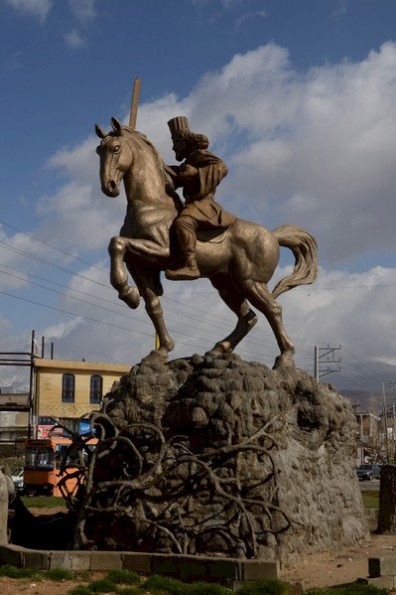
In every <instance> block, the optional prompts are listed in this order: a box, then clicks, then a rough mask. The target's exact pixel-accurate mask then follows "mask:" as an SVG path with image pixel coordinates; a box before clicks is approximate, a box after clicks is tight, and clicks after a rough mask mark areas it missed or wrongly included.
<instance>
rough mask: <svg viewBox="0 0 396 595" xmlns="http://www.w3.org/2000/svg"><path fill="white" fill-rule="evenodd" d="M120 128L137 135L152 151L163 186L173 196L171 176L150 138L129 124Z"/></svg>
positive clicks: (173, 186) (173, 185)
mask: <svg viewBox="0 0 396 595" xmlns="http://www.w3.org/2000/svg"><path fill="white" fill-rule="evenodd" d="M122 129H123V130H127V131H128V132H131V133H132V134H133V135H135V136H137V137H138V138H139V139H140V140H142V141H143V142H144V143H145V144H146V145H147V146H148V147H149V149H150V150H151V151H152V153H153V155H154V157H155V159H156V161H157V164H158V169H159V170H160V172H161V174H162V176H163V178H164V182H165V188H166V190H167V193H168V194H169V195H170V196H172V197H173V195H174V193H175V192H176V190H175V184H174V181H173V178H172V177H171V176H170V174H169V173H168V171H167V166H166V164H165V162H164V160H163V159H162V157H161V155H160V154H159V152H158V151H157V148H156V147H155V145H153V143H152V142H151V140H150V139H148V138H147V136H146V135H145V134H143V132H139V131H138V130H135V129H134V128H131V127H130V126H122Z"/></svg>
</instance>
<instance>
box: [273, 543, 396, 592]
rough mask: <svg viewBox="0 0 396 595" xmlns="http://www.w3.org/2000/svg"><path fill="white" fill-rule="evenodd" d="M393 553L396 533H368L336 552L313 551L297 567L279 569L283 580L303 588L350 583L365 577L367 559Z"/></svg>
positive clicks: (395, 545) (392, 554) (395, 551)
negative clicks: (356, 543)
mask: <svg viewBox="0 0 396 595" xmlns="http://www.w3.org/2000/svg"><path fill="white" fill-rule="evenodd" d="M388 556H389V557H393V556H396V535H375V534H372V535H371V538H370V540H369V541H367V542H364V543H362V544H360V545H356V546H354V547H352V548H350V549H347V550H344V551H341V552H339V553H336V554H314V555H311V556H309V557H308V558H307V560H306V562H305V563H304V564H303V565H301V566H300V567H298V568H294V569H292V570H288V571H284V572H282V576H281V578H282V579H283V580H286V581H289V582H292V583H296V582H301V583H302V584H303V586H304V589H310V588H312V587H318V588H322V587H329V586H333V585H342V584H347V583H352V582H354V581H356V580H357V579H361V578H367V577H368V559H369V558H385V557H388Z"/></svg>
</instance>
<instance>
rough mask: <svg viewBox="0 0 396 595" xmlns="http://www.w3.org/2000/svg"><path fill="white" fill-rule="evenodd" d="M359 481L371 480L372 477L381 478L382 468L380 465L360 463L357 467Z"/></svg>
mask: <svg viewBox="0 0 396 595" xmlns="http://www.w3.org/2000/svg"><path fill="white" fill-rule="evenodd" d="M356 473H357V476H358V479H359V481H371V480H372V479H379V478H380V473H381V468H380V466H379V465H369V464H364V465H359V467H358V468H357V469H356Z"/></svg>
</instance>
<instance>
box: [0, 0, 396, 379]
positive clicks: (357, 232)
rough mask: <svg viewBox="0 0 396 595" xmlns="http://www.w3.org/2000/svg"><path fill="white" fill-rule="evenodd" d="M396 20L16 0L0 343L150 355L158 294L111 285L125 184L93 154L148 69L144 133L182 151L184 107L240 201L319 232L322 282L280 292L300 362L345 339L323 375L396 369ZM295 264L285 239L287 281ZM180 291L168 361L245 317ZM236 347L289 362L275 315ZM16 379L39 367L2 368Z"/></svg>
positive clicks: (304, 0) (5, 65)
mask: <svg viewBox="0 0 396 595" xmlns="http://www.w3.org/2000/svg"><path fill="white" fill-rule="evenodd" d="M395 22H396V2H394V0H299V1H298V2H297V1H296V0H167V1H166V2H163V0H134V1H130V0H112V1H110V0H62V1H55V0H0V27H1V35H0V50H1V51H0V77H1V93H0V108H1V114H2V142H0V162H1V197H0V205H1V212H0V242H1V248H2V250H1V252H0V351H2V352H10V351H27V350H29V349H30V339H31V332H32V330H35V332H36V337H37V339H38V342H39V343H40V341H41V337H45V342H46V345H47V351H46V355H47V356H48V355H49V348H48V346H49V345H50V344H51V343H53V344H54V354H55V357H56V358H58V359H72V360H80V359H82V358H84V359H85V360H87V361H99V362H119V363H127V364H129V363H130V364H131V365H133V364H136V363H138V362H139V361H140V360H141V358H142V357H143V356H144V355H146V354H147V353H148V352H149V351H150V350H151V349H152V348H153V346H154V331H153V329H152V326H151V322H150V321H149V319H148V317H147V315H146V312H145V309H144V304H143V303H141V305H140V306H139V308H138V309H137V310H129V309H128V307H127V306H126V305H125V304H123V303H122V302H121V301H119V300H118V299H117V294H116V292H115V290H114V289H113V288H112V287H111V286H110V283H109V258H108V253H107V246H108V243H109V240H110V238H111V237H113V236H116V235H118V233H119V229H120V227H121V225H122V222H123V218H124V215H125V209H126V199H125V196H124V195H123V194H121V195H120V196H119V197H118V198H116V199H109V198H107V197H106V196H104V195H103V194H102V193H101V190H100V184H99V163H98V156H97V155H96V153H95V148H96V146H97V144H98V142H99V140H98V138H97V137H96V136H95V133H94V125H95V123H98V124H99V125H100V126H101V127H102V128H103V129H105V130H106V131H108V130H109V129H110V119H111V117H112V116H115V117H117V118H118V119H119V120H120V121H122V122H124V123H127V121H128V117H129V108H130V101H131V93H132V87H133V81H134V79H135V77H136V76H139V77H141V81H142V87H141V94H140V103H139V112H138V119H137V129H138V130H140V131H141V132H143V133H145V134H146V135H147V136H148V137H149V138H150V139H151V140H152V141H153V143H154V144H155V145H156V146H157V148H158V149H159V151H160V153H161V155H162V156H163V158H164V160H165V161H166V162H167V163H169V164H173V163H176V162H175V158H174V155H173V152H172V142H171V138H170V133H169V129H168V126H167V121H168V120H169V119H170V118H172V117H175V116H178V115H184V116H186V117H188V119H189V122H190V127H191V128H192V129H193V130H194V131H196V132H200V133H203V134H206V135H207V136H208V137H209V139H210V143H211V144H210V148H211V150H213V151H214V152H215V153H216V154H217V155H219V156H220V157H221V158H222V159H223V160H224V161H225V162H226V163H227V165H228V169H229V173H228V176H227V177H226V178H225V179H224V180H223V181H222V183H221V185H220V187H219V188H218V191H217V194H216V197H217V200H218V201H219V202H220V203H221V204H222V205H223V206H224V207H225V208H226V209H227V210H228V211H231V212H233V213H235V214H236V215H237V216H238V217H240V218H243V219H248V220H251V221H255V222H258V223H260V224H262V225H264V226H265V227H266V228H268V229H274V228H275V227H277V226H278V225H282V224H285V223H289V224H293V225H299V226H303V227H305V228H306V229H308V230H309V231H310V232H311V233H312V234H313V235H314V236H315V237H316V239H317V241H318V246H319V265H320V272H319V276H318V279H317V281H316V283H315V284H314V285H311V286H303V287H299V288H296V289H293V290H292V291H290V292H288V293H285V294H283V295H282V296H281V297H280V298H279V302H280V303H281V305H282V308H283V315H284V322H285V327H286V330H287V332H288V334H289V335H290V336H291V337H292V338H293V340H294V341H295V344H296V363H297V365H298V366H299V367H301V368H303V369H305V370H307V371H308V372H309V373H310V374H312V373H313V368H314V351H315V346H317V347H319V348H320V351H319V353H321V354H324V353H325V351H324V348H325V347H326V346H327V345H329V346H330V347H337V348H339V347H341V349H337V352H336V358H337V359H340V360H341V362H340V364H339V365H337V366H327V364H326V362H325V361H323V360H322V362H321V369H322V372H324V371H325V370H326V369H327V367H330V368H331V369H332V368H333V367H334V368H340V372H339V373H333V374H331V375H326V376H324V377H323V381H326V382H327V381H329V382H330V381H331V382H332V383H333V384H334V385H335V386H336V387H338V388H340V389H342V388H343V385H345V383H346V382H347V380H346V379H348V383H349V384H348V388H354V389H355V390H364V389H366V388H367V387H368V386H369V385H370V386H372V387H378V390H379V391H380V390H381V385H382V383H391V381H390V380H389V378H390V377H388V376H387V375H386V374H387V372H386V373H384V369H385V370H386V369H387V368H384V365H386V364H387V365H389V366H396V340H395V336H396V316H395V303H396V259H395V256H394V255H395V251H396V233H395V223H396V201H395V188H396V161H395V150H394V144H395V139H396V30H395V27H394V23H395ZM292 262H293V261H292V254H291V252H290V251H288V250H283V249H282V257H281V261H280V265H279V267H278V269H277V271H276V274H275V276H274V280H273V281H271V283H270V288H271V287H272V286H273V283H275V282H276V280H278V279H279V278H280V277H282V276H285V274H287V273H288V272H289V270H290V266H291V265H292ZM164 288H165V293H164V296H163V297H162V298H161V304H162V306H163V308H164V312H165V318H166V322H167V325H168V330H169V332H170V334H171V335H172V337H173V338H174V340H175V341H176V347H175V349H174V351H173V352H172V354H171V356H170V357H171V358H177V357H186V356H190V355H192V354H194V353H204V352H205V351H207V350H209V349H210V348H211V347H212V346H213V345H214V344H215V343H216V342H217V341H218V340H219V339H222V338H223V337H224V336H226V335H227V334H228V333H229V332H230V331H231V329H232V328H233V327H234V324H235V318H234V315H233V314H232V313H231V312H228V311H227V309H226V307H225V306H223V303H222V302H221V300H220V299H219V298H218V296H217V293H216V292H215V290H214V289H213V287H212V286H211V285H210V283H209V282H208V281H207V280H200V281H193V282H184V283H180V282H169V281H164ZM236 353H238V354H239V355H240V356H241V357H242V358H243V359H245V360H252V361H258V362H261V363H263V364H265V365H267V366H269V367H272V365H273V362H274V359H275V357H276V355H277V354H278V350H277V346H276V343H275V338H274V336H273V334H272V331H271V329H270V328H269V326H268V323H267V321H266V320H265V318H264V317H263V316H261V315H260V317H259V323H258V324H257V325H256V327H255V328H254V330H253V331H252V332H251V333H250V335H249V336H248V337H247V338H246V339H245V340H244V341H243V342H242V343H241V344H240V346H238V348H237V349H236ZM391 371H392V368H389V374H390V372H391ZM384 374H385V375H384ZM363 378H364V380H363ZM2 386H3V387H4V386H13V387H14V388H16V389H21V390H22V388H23V387H24V386H26V377H24V376H23V374H21V370H20V369H14V368H11V367H8V366H7V367H4V366H3V367H1V369H0V388H1V387H2Z"/></svg>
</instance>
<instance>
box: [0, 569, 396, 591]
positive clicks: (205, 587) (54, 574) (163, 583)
mask: <svg viewBox="0 0 396 595" xmlns="http://www.w3.org/2000/svg"><path fill="white" fill-rule="evenodd" d="M2 576H4V577H9V578H14V579H33V578H34V580H53V581H67V580H80V581H82V582H87V584H81V585H78V586H76V587H74V588H73V589H71V590H69V591H68V595H95V594H100V593H107V594H109V595H110V594H111V595H144V594H145V593H148V592H150V593H152V594H153V595H231V593H232V591H231V590H230V589H227V588H226V587H223V586H221V585H218V584H214V583H203V582H202V583H201V582H197V583H184V582H182V581H179V580H177V579H174V578H170V577H166V576H158V575H152V576H150V577H149V578H147V579H145V578H144V577H140V576H139V575H138V574H136V573H135V572H132V571H129V570H112V571H110V572H108V573H107V574H106V575H105V576H104V577H103V578H101V579H96V580H90V578H91V576H90V575H89V574H88V573H86V572H81V573H77V572H70V571H68V570H63V569H60V568H54V569H53V570H34V569H32V568H16V567H15V566H9V565H4V566H0V577H2ZM238 593H239V595H288V593H289V585H288V584H287V583H284V582H282V581H280V580H264V581H257V582H254V583H250V584H247V585H244V586H243V587H242V588H241V589H240V590H239V591H238ZM388 594H389V590H388V589H379V588H378V587H374V586H373V585H367V584H365V583H363V582H356V583H351V584H350V585H338V586H335V587H328V588H326V589H310V590H309V591H306V593H305V595H388Z"/></svg>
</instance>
